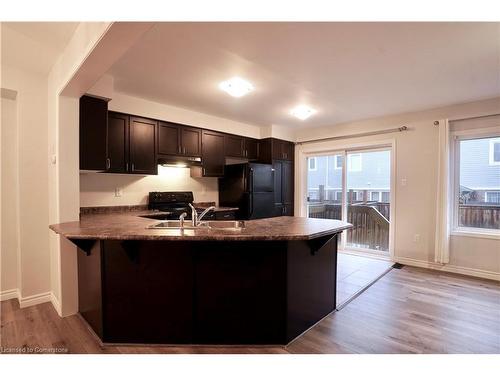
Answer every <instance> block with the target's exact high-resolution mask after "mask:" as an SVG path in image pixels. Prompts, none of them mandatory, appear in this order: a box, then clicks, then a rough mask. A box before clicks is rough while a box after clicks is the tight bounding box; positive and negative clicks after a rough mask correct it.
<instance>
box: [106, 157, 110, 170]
mask: <svg viewBox="0 0 500 375" xmlns="http://www.w3.org/2000/svg"><path fill="white" fill-rule="evenodd" d="M110 168H111V160H110V159H109V158H106V169H110Z"/></svg>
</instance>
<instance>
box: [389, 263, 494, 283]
mask: <svg viewBox="0 0 500 375" xmlns="http://www.w3.org/2000/svg"><path fill="white" fill-rule="evenodd" d="M394 261H395V262H398V263H401V264H404V265H407V266H415V267H421V268H428V269H432V270H438V271H444V272H451V273H457V274H461V275H467V276H474V277H479V278H482V279H489V280H496V281H500V273H498V272H493V271H485V270H479V269H476V268H468V267H460V266H454V265H452V264H439V263H434V262H427V261H425V260H416V259H411V258H404V257H394Z"/></svg>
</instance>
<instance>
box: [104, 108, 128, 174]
mask: <svg viewBox="0 0 500 375" xmlns="http://www.w3.org/2000/svg"><path fill="white" fill-rule="evenodd" d="M128 130H129V116H128V115H124V114H123V113H116V112H109V113H108V160H107V163H108V168H107V172H114V173H127V172H128V170H129V159H128V158H129V131H128Z"/></svg>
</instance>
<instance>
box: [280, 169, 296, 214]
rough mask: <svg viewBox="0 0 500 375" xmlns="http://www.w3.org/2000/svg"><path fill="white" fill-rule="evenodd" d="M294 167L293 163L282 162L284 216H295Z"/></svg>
mask: <svg viewBox="0 0 500 375" xmlns="http://www.w3.org/2000/svg"><path fill="white" fill-rule="evenodd" d="M293 168H294V165H293V162H290V161H283V162H282V182H281V186H282V196H283V203H284V210H283V215H286V216H293V200H294V194H293V192H294V170H293Z"/></svg>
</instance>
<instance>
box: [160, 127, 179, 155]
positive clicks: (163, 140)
mask: <svg viewBox="0 0 500 375" xmlns="http://www.w3.org/2000/svg"><path fill="white" fill-rule="evenodd" d="M158 153H159V154H162V155H178V154H180V153H181V129H180V127H179V125H177V124H172V123H168V122H163V121H161V122H160V123H159V124H158Z"/></svg>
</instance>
